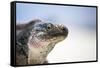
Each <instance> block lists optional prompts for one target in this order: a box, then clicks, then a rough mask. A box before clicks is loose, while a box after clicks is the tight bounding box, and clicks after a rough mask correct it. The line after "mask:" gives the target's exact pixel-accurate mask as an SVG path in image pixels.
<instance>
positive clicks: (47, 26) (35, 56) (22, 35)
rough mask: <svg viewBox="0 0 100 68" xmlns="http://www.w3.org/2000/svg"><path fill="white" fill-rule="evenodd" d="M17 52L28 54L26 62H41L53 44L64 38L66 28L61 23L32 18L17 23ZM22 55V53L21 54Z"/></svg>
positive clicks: (66, 32) (66, 33)
mask: <svg viewBox="0 0 100 68" xmlns="http://www.w3.org/2000/svg"><path fill="white" fill-rule="evenodd" d="M16 30H17V35H16V37H17V45H18V46H17V50H18V51H17V52H18V53H20V54H21V47H24V50H23V51H22V52H25V55H27V56H28V64H42V63H44V62H45V61H46V57H47V55H48V53H50V51H52V49H53V48H54V46H55V44H56V43H58V42H60V41H62V40H64V39H65V38H66V37H67V35H68V29H67V28H66V27H65V26H63V25H59V24H58V25H57V24H52V23H45V22H42V21H41V20H33V21H30V22H29V23H26V24H17V25H16ZM21 55H22V54H21Z"/></svg>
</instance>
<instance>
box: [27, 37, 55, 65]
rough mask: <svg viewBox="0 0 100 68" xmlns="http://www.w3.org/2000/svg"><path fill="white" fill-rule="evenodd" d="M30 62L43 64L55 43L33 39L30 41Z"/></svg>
mask: <svg viewBox="0 0 100 68" xmlns="http://www.w3.org/2000/svg"><path fill="white" fill-rule="evenodd" d="M28 47H29V53H28V64H43V63H44V62H45V61H46V58H47V55H48V54H49V52H50V51H51V50H52V49H53V48H54V44H51V43H46V42H41V41H39V40H36V39H34V40H32V41H31V42H28Z"/></svg>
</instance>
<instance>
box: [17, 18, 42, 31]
mask: <svg viewBox="0 0 100 68" xmlns="http://www.w3.org/2000/svg"><path fill="white" fill-rule="evenodd" d="M37 22H41V20H39V19H35V20H32V21H30V22H28V23H25V24H16V30H23V29H27V28H29V27H31V26H33V25H34V24H35V23H37Z"/></svg>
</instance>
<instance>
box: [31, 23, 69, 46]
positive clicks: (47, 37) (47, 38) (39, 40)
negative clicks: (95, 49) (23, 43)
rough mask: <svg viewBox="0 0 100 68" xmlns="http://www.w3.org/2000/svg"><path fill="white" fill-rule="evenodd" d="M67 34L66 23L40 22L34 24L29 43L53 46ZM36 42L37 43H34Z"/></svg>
mask: <svg viewBox="0 0 100 68" xmlns="http://www.w3.org/2000/svg"><path fill="white" fill-rule="evenodd" d="M67 35H68V29H67V28H66V27H65V26H64V25H57V24H52V23H44V22H40V23H36V24H34V25H33V27H32V30H31V35H30V38H29V44H31V46H33V47H35V46H36V47H37V48H39V47H40V48H41V47H46V46H51V45H52V44H53V45H55V44H56V43H58V42H60V41H62V40H64V39H65V38H66V37H67ZM34 43H36V45H32V44H34Z"/></svg>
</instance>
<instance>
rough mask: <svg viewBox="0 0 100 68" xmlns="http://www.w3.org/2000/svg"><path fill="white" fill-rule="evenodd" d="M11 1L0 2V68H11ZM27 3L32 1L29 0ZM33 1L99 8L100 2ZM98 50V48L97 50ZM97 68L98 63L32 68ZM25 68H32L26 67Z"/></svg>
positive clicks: (97, 0)
mask: <svg viewBox="0 0 100 68" xmlns="http://www.w3.org/2000/svg"><path fill="white" fill-rule="evenodd" d="M11 1H12V0H1V1H0V9H1V10H0V44H1V45H0V68H12V67H11V66H10V2H11ZM24 1H27V0H24ZM29 1H33V0H29ZM35 1H36V2H49V3H65V4H79V5H97V6H100V3H99V2H100V0H77V1H76V0H34V2H35ZM98 11H100V8H98ZM98 16H100V14H99V13H98ZM98 19H99V18H98ZM99 21H100V20H98V26H99V25H100V24H99ZM99 28H100V27H99ZM99 28H98V29H99ZM99 33H100V31H99V30H98V34H99ZM98 37H99V36H98ZM99 38H100V37H99ZM98 42H99V41H98ZM98 45H99V44H98ZM99 48H100V47H98V50H99ZM99 51H100V50H99ZM99 66H100V62H99V61H98V62H95V63H77V64H63V65H48V66H34V68H40V67H41V68H99ZM26 68H33V66H30V67H26Z"/></svg>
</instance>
